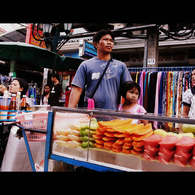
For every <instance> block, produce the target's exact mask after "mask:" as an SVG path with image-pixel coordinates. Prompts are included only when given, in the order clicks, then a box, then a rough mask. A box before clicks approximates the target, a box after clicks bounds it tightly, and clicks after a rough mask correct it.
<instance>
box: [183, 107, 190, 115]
mask: <svg viewBox="0 0 195 195" xmlns="http://www.w3.org/2000/svg"><path fill="white" fill-rule="evenodd" d="M189 111H190V107H189V106H186V105H183V110H182V114H181V116H182V117H187V116H188V114H189Z"/></svg>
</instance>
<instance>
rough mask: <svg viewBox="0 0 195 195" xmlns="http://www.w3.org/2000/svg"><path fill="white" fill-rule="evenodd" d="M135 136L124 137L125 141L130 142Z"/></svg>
mask: <svg viewBox="0 0 195 195" xmlns="http://www.w3.org/2000/svg"><path fill="white" fill-rule="evenodd" d="M133 136H134V135H128V136H127V137H126V138H125V139H124V141H125V142H130V141H132V138H133Z"/></svg>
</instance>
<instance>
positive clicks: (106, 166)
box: [44, 107, 195, 171]
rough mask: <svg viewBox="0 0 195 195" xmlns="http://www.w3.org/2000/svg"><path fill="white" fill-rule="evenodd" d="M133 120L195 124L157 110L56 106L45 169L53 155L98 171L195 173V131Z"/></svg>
mask: <svg viewBox="0 0 195 195" xmlns="http://www.w3.org/2000/svg"><path fill="white" fill-rule="evenodd" d="M132 119H141V120H149V121H158V122H172V123H184V124H195V122H194V120H193V119H184V118H177V117H166V116H155V115H153V114H141V115H140V114H130V113H125V112H118V111H111V110H97V109H95V110H86V109H71V108H60V107H53V112H49V114H48V124H47V135H46V150H45V162H44V171H48V160H49V159H53V160H56V161H62V162H66V163H69V164H72V165H76V166H83V167H87V168H90V169H94V170H97V171H195V166H194V155H195V149H194V148H195V147H194V145H195V138H194V135H193V134H176V133H173V132H169V133H168V132H166V131H163V130H153V129H152V126H151V124H150V123H149V124H148V125H145V126H143V125H142V124H138V125H136V124H134V125H133V124H131V122H132ZM189 143H190V144H189Z"/></svg>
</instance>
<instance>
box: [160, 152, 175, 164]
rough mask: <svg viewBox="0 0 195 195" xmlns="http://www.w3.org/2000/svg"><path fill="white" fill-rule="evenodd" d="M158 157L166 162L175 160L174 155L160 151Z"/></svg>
mask: <svg viewBox="0 0 195 195" xmlns="http://www.w3.org/2000/svg"><path fill="white" fill-rule="evenodd" d="M158 155H159V156H161V157H162V158H163V159H165V160H166V161H169V162H170V161H171V159H172V158H173V154H171V155H170V154H169V155H168V154H164V153H163V152H161V151H159V152H158Z"/></svg>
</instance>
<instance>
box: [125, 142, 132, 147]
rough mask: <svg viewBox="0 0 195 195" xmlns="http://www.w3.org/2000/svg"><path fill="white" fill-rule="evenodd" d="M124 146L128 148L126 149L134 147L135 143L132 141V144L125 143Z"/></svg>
mask: <svg viewBox="0 0 195 195" xmlns="http://www.w3.org/2000/svg"><path fill="white" fill-rule="evenodd" d="M124 146H126V147H132V146H133V142H132V141H131V142H125V143H124Z"/></svg>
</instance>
